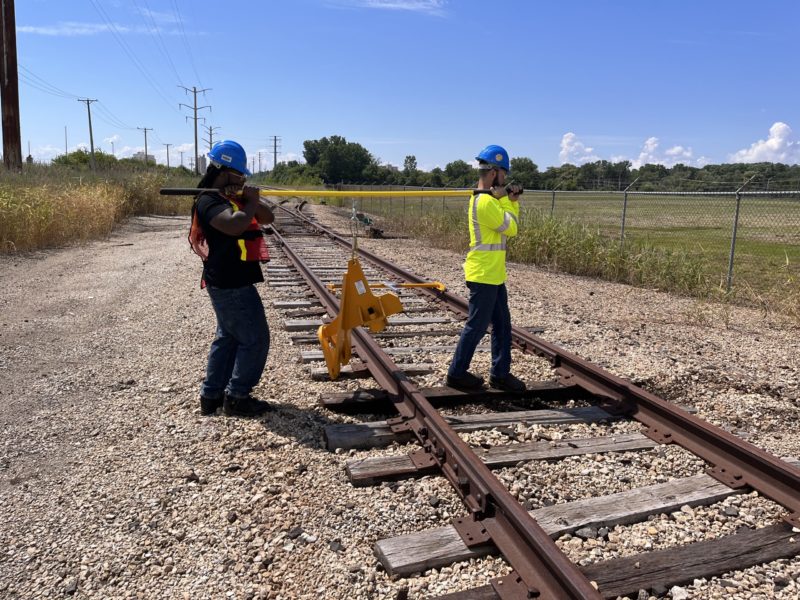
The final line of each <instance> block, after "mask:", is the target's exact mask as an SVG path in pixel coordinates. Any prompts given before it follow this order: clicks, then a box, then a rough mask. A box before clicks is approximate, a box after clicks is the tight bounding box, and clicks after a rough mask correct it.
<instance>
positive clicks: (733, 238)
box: [725, 175, 755, 293]
mask: <svg viewBox="0 0 800 600" xmlns="http://www.w3.org/2000/svg"><path fill="white" fill-rule="evenodd" d="M753 178H755V175H753V177H751V178H750V179H748V180H747V181H745V182H744V183H743V184H742V187H740V188H739V189H738V190H736V212H735V213H734V214H733V231H732V232H731V254H730V257H729V258H728V280H727V283H726V286H725V291H726V292H727V293H730V291H731V287H732V286H733V255H734V253H735V252H736V233H737V232H738V230H739V211H740V210H741V207H742V190H743V189H744V188H745V187H746V186H747V184H748V183H750V182H751V181H753Z"/></svg>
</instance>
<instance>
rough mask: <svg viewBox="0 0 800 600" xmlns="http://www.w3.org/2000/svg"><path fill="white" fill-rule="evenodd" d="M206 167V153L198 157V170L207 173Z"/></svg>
mask: <svg viewBox="0 0 800 600" xmlns="http://www.w3.org/2000/svg"><path fill="white" fill-rule="evenodd" d="M206 167H207V164H206V157H205V155H204V154H201V155H200V156H198V157H197V170H198V171H200V172H201V173H205V172H206Z"/></svg>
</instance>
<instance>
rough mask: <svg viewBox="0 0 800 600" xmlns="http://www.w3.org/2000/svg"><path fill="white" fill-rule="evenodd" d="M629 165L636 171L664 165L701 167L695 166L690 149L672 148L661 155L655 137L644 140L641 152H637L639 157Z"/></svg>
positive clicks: (695, 162) (682, 147)
mask: <svg viewBox="0 0 800 600" xmlns="http://www.w3.org/2000/svg"><path fill="white" fill-rule="evenodd" d="M698 160H699V159H698ZM702 160H705V159H702ZM631 164H632V166H633V168H634V169H638V168H640V167H641V166H642V165H664V166H665V167H674V166H675V165H677V164H684V165H696V166H701V165H697V161H695V160H694V152H693V151H692V149H691V147H684V146H680V145H679V146H672V147H671V148H667V149H666V150H665V151H664V152H663V153H662V152H661V151H660V150H659V141H658V138H657V137H649V138H647V139H646V140H645V142H644V145H643V146H642V150H641V151H640V152H639V156H638V157H637V158H635V159H634V160H632V161H631Z"/></svg>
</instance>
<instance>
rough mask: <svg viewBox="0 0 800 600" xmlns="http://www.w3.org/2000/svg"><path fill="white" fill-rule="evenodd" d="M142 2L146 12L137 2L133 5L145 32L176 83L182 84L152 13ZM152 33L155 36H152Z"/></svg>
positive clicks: (148, 6) (145, 3) (145, 1)
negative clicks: (152, 41)
mask: <svg viewBox="0 0 800 600" xmlns="http://www.w3.org/2000/svg"><path fill="white" fill-rule="evenodd" d="M143 2H144V5H145V8H146V9H147V10H143V9H142V7H140V6H139V2H138V0H133V3H134V4H135V5H136V8H137V9H138V10H139V14H140V15H141V17H142V21H144V24H145V27H147V32H148V33H149V34H150V37H152V38H153V39H154V40H155V41H156V47H158V49H159V51H160V52H161V54H162V56H164V58H166V59H167V64H169V66H170V68H171V69H172V72H173V74H174V75H175V79H176V80H177V81H178V83H183V80H182V79H181V76H180V74H179V73H178V69H176V68H175V63H173V62H172V57H171V56H170V53H169V50H167V45H166V44H165V43H164V38H163V36H162V35H161V29H160V28H159V27H158V24H157V23H156V20H155V18H153V11H152V10H150V5H149V4H148V3H147V0H143ZM145 15H146V16H145ZM148 18H149V20H150V23H152V27H151V25H150V23H148ZM154 31H155V33H156V35H153V32H154Z"/></svg>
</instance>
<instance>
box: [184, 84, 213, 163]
mask: <svg viewBox="0 0 800 600" xmlns="http://www.w3.org/2000/svg"><path fill="white" fill-rule="evenodd" d="M178 87H179V88H183V89H184V90H185V91H186V93H187V94H188V93H189V92H191V93H192V95H193V96H194V103H193V105H192V106H189V105H188V104H183V103H179V104H178V108H180V107H181V106H185V107H186V108H189V109H192V110H193V111H194V116H193V117H186V118H187V119H193V120H194V172H195V173H196V174H198V175H199V174H200V171H199V169H198V160H197V119H203V121H205V117H198V116H197V111H198V110H203V109H204V108H208V109H209V110H210V109H211V106H208V105H207V106H197V94H198V93H201V94H202V93H205V92H207V91H209V90H210V89H211V88H205V89H202V90H198V89H197V88H196V87H194V86H193V87H192V89H189V88H188V87H185V86H182V85H179V86H178Z"/></svg>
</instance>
